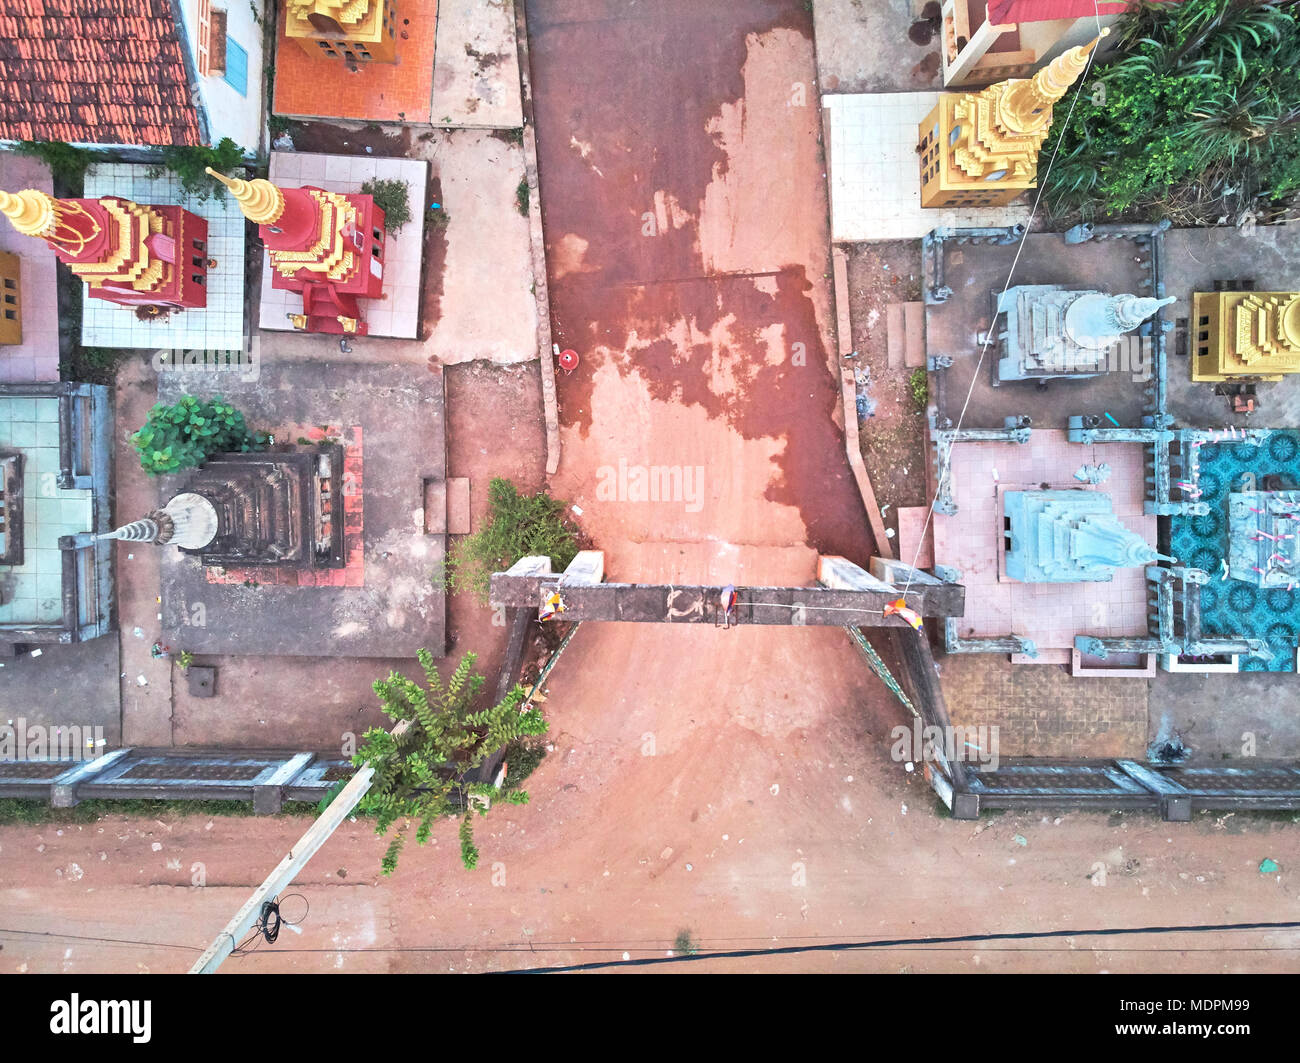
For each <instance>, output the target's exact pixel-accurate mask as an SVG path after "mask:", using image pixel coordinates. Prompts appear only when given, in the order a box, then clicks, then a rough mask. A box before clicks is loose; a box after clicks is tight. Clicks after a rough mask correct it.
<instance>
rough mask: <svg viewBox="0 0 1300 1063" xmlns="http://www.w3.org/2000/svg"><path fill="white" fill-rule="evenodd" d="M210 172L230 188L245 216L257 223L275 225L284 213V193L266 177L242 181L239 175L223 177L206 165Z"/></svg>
mask: <svg viewBox="0 0 1300 1063" xmlns="http://www.w3.org/2000/svg"><path fill="white" fill-rule="evenodd" d="M206 170H207V172H208V174H210V175H211V176H212V177H215V178H216V179H217V180H218V181H220V182H221V183H222V184H223V185H225V186H226V187H227V188H228V189H230V194H231V195H232V196H234V197H235V199H236V201H237V202H238V203H239V209H240V210H242V211H243V212H244V217H245V218H247V219H248V220H249V221H251V222H253V223H254V224H255V225H274V224H275V223H276V222H277V221H279V220H280V215H281V214H283V213H284V193H283V192H281V191H280V190H279V189H278V188H276V187H275V185H273V184H271V182H270V181H268V180H266V179H265V178H262V177H259V178H257V179H256V180H253V181H241V180H240V179H239V178H238V177H223V176H222V175H221V174H219V173H217V171H216V170H214V169H213V168H212V167H211V166H208V167H206Z"/></svg>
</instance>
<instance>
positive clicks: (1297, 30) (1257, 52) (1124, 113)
mask: <svg viewBox="0 0 1300 1063" xmlns="http://www.w3.org/2000/svg"><path fill="white" fill-rule="evenodd" d="M1116 30H1117V31H1118V46H1117V47H1116V49H1115V50H1114V51H1113V52H1112V53H1111V54H1110V55H1108V56H1107V57H1106V58H1105V59H1104V60H1102V61H1099V62H1098V64H1097V65H1096V67H1095V68H1094V72H1093V74H1092V75H1091V76H1090V78H1089V81H1088V83H1087V84H1086V85H1084V86H1082V87H1081V88H1080V89H1078V90H1076V91H1078V96H1077V98H1076V99H1075V102H1074V109H1073V113H1071V110H1070V106H1069V101H1068V99H1067V100H1062V101H1061V102H1060V103H1058V104H1057V106H1056V108H1055V111H1054V115H1053V125H1052V129H1051V132H1050V133H1049V135H1048V139H1047V142H1046V144H1045V145H1044V147H1043V150H1042V152H1041V153H1040V155H1039V167H1040V174H1043V175H1044V176H1043V180H1044V194H1045V196H1046V201H1047V203H1048V205H1049V206H1050V207H1051V208H1052V209H1053V210H1054V211H1057V212H1066V211H1079V212H1081V213H1082V214H1084V215H1085V216H1092V215H1095V214H1101V215H1109V216H1117V215H1126V214H1127V215H1162V216H1163V215H1169V214H1175V215H1178V216H1179V220H1180V221H1185V222H1188V223H1197V222H1209V223H1211V224H1213V223H1214V221H1215V220H1216V219H1217V218H1218V217H1220V216H1222V215H1223V214H1228V215H1230V216H1231V215H1234V214H1237V213H1238V212H1239V211H1243V210H1245V209H1248V208H1249V207H1250V206H1251V204H1252V202H1253V201H1254V200H1255V199H1257V198H1259V197H1266V198H1269V199H1273V200H1277V199H1281V198H1285V197H1288V196H1290V194H1291V193H1293V192H1294V191H1295V190H1296V189H1297V188H1300V8H1298V7H1297V6H1296V5H1295V4H1293V3H1285V4H1250V3H1241V2H1238V0H1186V2H1184V3H1181V4H1167V3H1149V2H1143V3H1141V4H1139V5H1138V6H1137V7H1135V8H1133V9H1130V11H1128V12H1127V13H1126V14H1124V15H1123V16H1122V17H1121V19H1120V21H1119V23H1118V24H1117V26H1116ZM1058 150H1059V154H1058V155H1057V157H1056V161H1055V163H1054V164H1053V165H1052V167H1051V171H1050V174H1048V173H1047V162H1048V160H1049V159H1051V158H1052V156H1053V154H1054V153H1056V152H1058ZM1225 200H1226V201H1227V202H1225Z"/></svg>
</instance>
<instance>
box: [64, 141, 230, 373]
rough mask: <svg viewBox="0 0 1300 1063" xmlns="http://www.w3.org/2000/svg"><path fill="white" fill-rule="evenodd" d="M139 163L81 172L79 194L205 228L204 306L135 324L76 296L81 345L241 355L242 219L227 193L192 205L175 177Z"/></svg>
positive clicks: (129, 316)
mask: <svg viewBox="0 0 1300 1063" xmlns="http://www.w3.org/2000/svg"><path fill="white" fill-rule="evenodd" d="M151 169H152V167H150V166H146V165H143V164H138V163H129V162H118V163H101V164H99V165H97V166H94V167H92V168H91V169H90V170H88V171H87V172H86V185H85V195H86V197H87V198H94V197H95V196H121V197H122V198H123V199H129V200H132V201H133V202H136V203H145V204H149V203H154V204H158V205H160V206H166V205H170V204H179V205H180V206H182V207H184V208H185V209H186V210H189V211H192V212H193V213H195V214H197V215H198V216H199V217H200V218H203V219H204V220H206V221H207V223H208V254H209V256H210V257H212V258H214V259H216V261H217V265H216V267H215V268H213V269H209V270H208V276H207V289H208V305H207V306H206V307H205V308H204V309H202V310H177V311H175V312H173V313H171V314H168V315H167V316H166V317H165V318H163V319H162V320H160V321H141V320H140V319H139V318H137V317H136V316H135V309H134V308H133V307H127V306H115V305H114V304H112V303H106V302H104V300H102V299H92V298H91V297H90V296H89V294H87V293H86V292H84V291H83V293H82V297H81V298H82V308H83V309H82V319H81V342H82V344H83V345H84V346H86V347H128V348H158V349H182V350H193V351H242V350H244V332H245V330H244V216H243V215H242V214H241V213H240V212H239V205H238V204H237V203H236V202H235V201H234V199H232V198H231V197H230V196H229V195H228V194H227V195H223V196H222V197H221V198H220V199H218V198H217V196H216V195H215V194H214V195H213V196H211V197H210V198H208V199H206V200H202V201H200V200H198V199H195V198H194V197H193V196H190V195H188V194H186V193H185V192H183V191H182V190H181V186H180V182H179V181H178V180H177V179H176V177H175V176H174V175H173V174H171V173H167V172H164V173H163V174H162V175H161V176H159V177H150V176H149V172H150V170H151Z"/></svg>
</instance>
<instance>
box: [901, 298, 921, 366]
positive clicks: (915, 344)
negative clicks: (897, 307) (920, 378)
mask: <svg viewBox="0 0 1300 1063" xmlns="http://www.w3.org/2000/svg"><path fill="white" fill-rule="evenodd" d="M903 331H904V332H905V333H906V336H907V347H906V349H905V353H904V356H903V364H904V365H905V366H907V368H908V369H916V368H918V367H919V366H923V365H925V304H924V303H904V304H903Z"/></svg>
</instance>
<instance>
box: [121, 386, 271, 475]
mask: <svg viewBox="0 0 1300 1063" xmlns="http://www.w3.org/2000/svg"><path fill="white" fill-rule="evenodd" d="M268 441H269V440H268V437H267V436H265V435H264V434H262V433H259V432H250V431H249V429H248V426H247V425H246V424H245V423H244V415H243V414H242V413H240V412H239V411H238V410H237V409H235V408H234V407H233V406H231V405H229V404H228V403H227V402H226V401H225V400H224V399H223V398H221V396H220V395H218V396H216V397H215V398H212V399H209V400H207V401H201V400H199V399H196V398H195V397H194V396H193V395H186V396H185V397H184V398H183V399H181V401H180V402H178V403H176V405H175V406H165V405H163V404H162V403H161V402H160V403H158V405H156V406H155V407H154V408H153V409H152V410H150V411H149V419H148V420H147V421H145V423H144V426H143V427H142V428H140V430H139V431H138V432H135V433H133V434H132V436H131V444H132V445H133V446H134V447H135V449H136V453H138V454H139V455H140V465H141V466H142V467H143V469H144V471H145V472H147V473H148V474H149V475H150V476H158V475H160V474H162V473H167V472H178V471H179V470H181V469H193V468H197V467H198V466H200V465H202V464H203V463H204V462H205V461H207V459H208V458H209V457H210V456H211V455H213V454H225V453H231V452H234V451H239V452H241V453H242V452H247V451H250V450H262V449H263V448H265V446H266V444H267V442H268Z"/></svg>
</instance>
